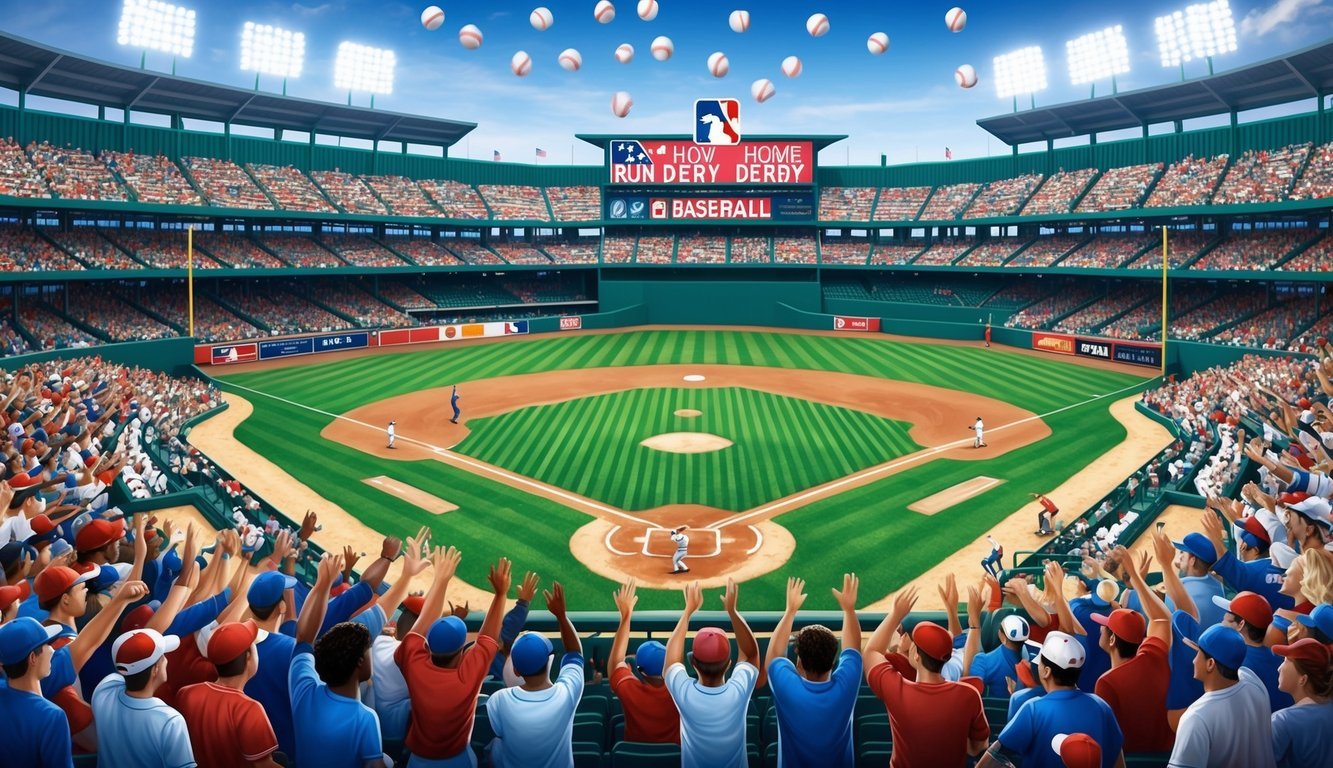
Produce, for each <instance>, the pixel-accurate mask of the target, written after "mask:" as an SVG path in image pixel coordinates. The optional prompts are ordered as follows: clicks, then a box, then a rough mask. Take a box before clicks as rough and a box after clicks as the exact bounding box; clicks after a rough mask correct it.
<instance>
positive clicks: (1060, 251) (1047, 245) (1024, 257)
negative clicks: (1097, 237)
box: [968, 235, 1086, 267]
mask: <svg viewBox="0 0 1333 768" xmlns="http://www.w3.org/2000/svg"><path fill="white" fill-rule="evenodd" d="M1085 239H1086V238H1085V236H1084V235H1044V236H1042V237H1039V238H1037V239H1036V241H1034V242H1033V243H1032V245H1029V246H1028V247H1026V248H1024V249H1023V250H1022V252H1020V253H1019V254H1018V255H1016V256H1014V258H1013V259H1011V260H1010V261H1009V263H1008V264H1006V265H1005V266H1008V267H1049V266H1051V265H1052V264H1055V263H1056V262H1057V261H1059V260H1060V258H1061V257H1062V256H1064V255H1065V254H1066V253H1069V252H1070V251H1072V250H1074V249H1075V248H1077V247H1078V246H1079V245H1080V244H1081V243H1082V242H1083V241H1084V240H1085ZM971 260H972V256H971V254H969V255H968V261H971ZM1060 266H1066V265H1064V264H1061V265H1060Z"/></svg>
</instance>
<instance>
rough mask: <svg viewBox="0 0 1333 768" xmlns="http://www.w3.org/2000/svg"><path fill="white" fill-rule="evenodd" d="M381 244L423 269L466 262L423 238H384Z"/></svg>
mask: <svg viewBox="0 0 1333 768" xmlns="http://www.w3.org/2000/svg"><path fill="white" fill-rule="evenodd" d="M382 242H383V244H384V245H385V246H386V247H388V248H391V249H393V250H394V251H396V252H397V253H401V254H403V255H404V256H406V257H407V258H409V259H411V260H412V262H413V263H415V264H419V265H421V266H423V267H456V266H458V265H460V264H465V263H467V262H465V261H463V260H462V259H460V258H458V257H457V256H455V255H454V254H453V253H452V252H451V251H449V250H448V249H447V248H445V247H444V246H442V245H440V244H438V243H436V242H435V241H433V240H431V239H429V238H425V237H391V236H386V237H385V238H384V239H383V240H382Z"/></svg>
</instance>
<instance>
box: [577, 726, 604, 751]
mask: <svg viewBox="0 0 1333 768" xmlns="http://www.w3.org/2000/svg"><path fill="white" fill-rule="evenodd" d="M574 742H575V743H582V744H594V745H596V747H597V751H598V752H601V751H602V750H604V749H606V723H604V722H602V721H600V720H595V721H594V720H585V721H583V722H579V721H577V720H576V721H574Z"/></svg>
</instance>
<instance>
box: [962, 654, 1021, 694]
mask: <svg viewBox="0 0 1333 768" xmlns="http://www.w3.org/2000/svg"><path fill="white" fill-rule="evenodd" d="M1022 654H1023V655H1022V659H1021V661H1027V660H1028V659H1029V658H1031V657H1030V655H1029V654H1028V652H1027V650H1026V649H1025V650H1023V651H1022ZM1019 661H1020V658H1019V654H1018V653H1017V652H1015V651H1011V650H1009V648H1008V647H1007V646H1005V645H1004V643H1001V644H1000V646H999V647H998V648H996V649H995V650H993V651H986V652H985V653H978V654H977V655H976V656H973V657H972V668H971V669H970V670H968V673H967V674H969V675H973V676H975V677H979V678H981V680H982V682H984V683H985V684H986V693H985V695H986V696H990V697H993V698H999V699H1005V698H1008V697H1009V685H1008V683H1006V682H1005V678H1012V677H1014V676H1015V675H1017V674H1018V673H1017V672H1016V671H1014V668H1015V667H1016V666H1018V662H1019Z"/></svg>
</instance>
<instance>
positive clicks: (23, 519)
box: [0, 511, 33, 546]
mask: <svg viewBox="0 0 1333 768" xmlns="http://www.w3.org/2000/svg"><path fill="white" fill-rule="evenodd" d="M32 533H33V531H32V523H31V522H29V520H28V518H27V516H26V515H24V514H23V512H21V511H20V512H19V513H18V514H17V515H14V516H13V517H9V518H5V521H4V522H3V523H0V546H4V545H5V544H8V543H10V542H12V541H27V540H28V537H29V536H31V535H32Z"/></svg>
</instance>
